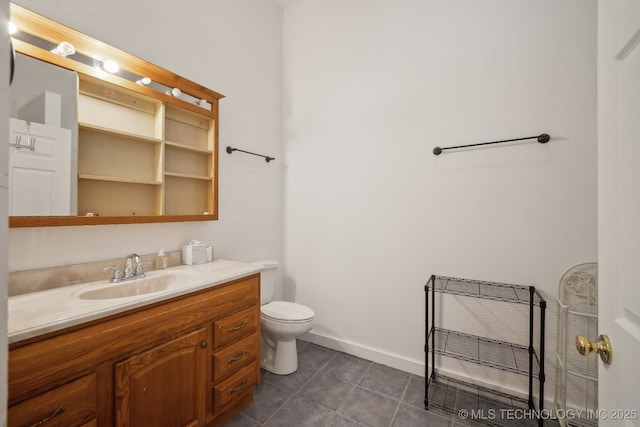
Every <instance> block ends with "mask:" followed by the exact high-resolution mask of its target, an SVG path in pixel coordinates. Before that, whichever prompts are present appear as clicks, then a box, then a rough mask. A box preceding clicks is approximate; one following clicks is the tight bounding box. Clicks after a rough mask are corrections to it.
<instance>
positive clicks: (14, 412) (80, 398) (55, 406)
mask: <svg viewBox="0 0 640 427" xmlns="http://www.w3.org/2000/svg"><path fill="white" fill-rule="evenodd" d="M96 384H97V375H96V374H91V375H87V376H86V377H82V378H80V379H77V380H75V381H73V382H70V383H68V384H65V385H63V386H60V387H58V388H55V389H53V390H51V391H48V392H46V393H43V394H41V395H39V396H36V397H33V398H31V399H29V400H25V401H24V402H21V403H18V404H16V405H13V406H12V407H10V408H9V412H8V414H7V425H8V426H9V427H13V426H15V427H24V426H31V425H34V424H38V423H39V422H42V421H44V420H46V419H47V418H48V421H46V425H47V426H53V427H57V426H60V427H73V426H85V425H87V426H91V425H95V416H96V403H97V391H96V390H97V388H96ZM92 422H93V424H92Z"/></svg>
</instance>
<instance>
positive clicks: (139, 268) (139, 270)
mask: <svg viewBox="0 0 640 427" xmlns="http://www.w3.org/2000/svg"><path fill="white" fill-rule="evenodd" d="M144 264H149V265H151V263H150V262H149V261H141V262H139V263H138V264H136V276H142V277H144V270H143V269H142V266H143V265H144Z"/></svg>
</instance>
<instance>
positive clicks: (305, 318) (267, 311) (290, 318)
mask: <svg viewBox="0 0 640 427" xmlns="http://www.w3.org/2000/svg"><path fill="white" fill-rule="evenodd" d="M260 315H261V316H262V317H264V318H267V319H271V320H273V321H276V322H282V323H304V322H309V321H310V320H312V319H313V316H314V315H315V313H314V312H313V310H311V309H310V308H309V307H307V306H306V305H302V304H298V303H295V302H288V301H273V302H270V303H268V304H265V305H263V306H261V307H260Z"/></svg>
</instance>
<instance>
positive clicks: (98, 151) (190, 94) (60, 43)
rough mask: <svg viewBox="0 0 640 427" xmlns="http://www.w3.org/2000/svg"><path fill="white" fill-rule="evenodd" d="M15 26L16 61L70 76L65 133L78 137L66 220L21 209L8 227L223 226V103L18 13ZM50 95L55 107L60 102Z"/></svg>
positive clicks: (15, 193) (14, 192)
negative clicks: (35, 63)
mask: <svg viewBox="0 0 640 427" xmlns="http://www.w3.org/2000/svg"><path fill="white" fill-rule="evenodd" d="M11 20H12V22H13V23H14V24H16V26H17V28H18V32H17V33H15V34H14V35H12V41H13V44H14V46H15V48H16V51H17V52H18V53H20V54H22V55H24V56H25V57H29V60H32V59H35V60H37V61H43V62H44V63H47V65H48V66H51V65H53V66H54V67H55V68H56V69H64V70H68V71H69V72H71V75H72V79H71V80H72V84H71V85H70V86H71V96H70V97H71V98H73V99H72V102H71V104H73V105H75V107H71V109H73V108H77V110H76V111H77V117H75V116H74V118H73V119H72V124H71V125H69V123H66V124H65V123H61V124H59V125H58V126H59V127H60V128H64V127H67V128H70V133H71V143H70V147H69V159H70V166H69V171H70V172H66V173H67V174H68V176H70V179H69V181H70V182H69V185H68V187H69V189H70V190H69V194H70V199H71V200H70V201H69V202H68V203H67V204H68V206H70V208H69V212H67V213H65V212H62V213H61V211H55V212H52V213H51V214H50V215H49V214H45V213H43V212H45V211H43V210H42V209H40V210H34V211H32V212H29V211H28V209H27V208H24V209H23V210H21V211H19V212H18V211H16V213H15V215H13V216H11V217H10V218H9V224H10V226H12V227H34V226H58V225H91V224H126V223H144V222H175V221H204V220H212V219H217V212H218V206H217V194H218V191H217V185H218V184H217V169H218V168H217V164H218V161H217V152H218V102H219V100H220V99H221V98H223V96H222V95H220V94H219V93H217V92H214V91H213V90H210V89H208V88H205V87H203V86H201V85H199V84H197V83H194V82H192V81H190V80H188V79H185V78H184V77H180V76H178V75H176V74H174V73H172V72H170V71H168V70H165V69H162V68H160V67H158V66H156V65H154V64H151V63H149V62H147V61H144V60H142V59H140V58H137V57H135V56H133V55H130V54H128V53H126V52H123V51H121V50H119V49H116V48H113V47H111V46H108V45H105V44H104V43H102V42H100V41H98V40H94V39H92V38H91V37H89V36H87V35H85V34H82V33H79V32H77V31H75V30H73V29H71V28H68V27H66V26H64V25H61V24H59V23H56V22H54V21H51V20H49V19H48V18H45V17H43V16H40V15H38V14H36V13H33V12H31V11H29V10H26V9H24V8H22V7H20V6H17V5H15V4H11ZM70 52H73V53H70ZM109 60H112V61H114V62H115V63H117V64H118V67H117V70H115V69H110V68H109V66H110V65H112V64H111V63H110V61H109ZM32 62H33V61H32ZM96 64H98V65H99V66H96ZM106 69H109V70H110V71H106ZM19 74H20V69H19V68H16V75H19ZM74 82H75V83H77V84H75V86H73V83H74ZM46 90H47V91H49V90H50V89H48V88H47V89H46ZM67 93H68V92H67ZM43 96H44V97H45V98H46V96H52V97H53V99H54V100H55V96H56V94H55V93H53V94H49V93H48V92H47V94H44V95H39V97H43ZM65 96H66V98H68V97H69V95H68V94H67V95H62V97H63V99H65ZM31 104H33V102H31ZM66 104H69V102H66V101H65V102H63V103H62V107H61V108H63V109H64V108H65V105H66ZM40 110H41V108H40V107H36V111H40ZM20 112H21V113H24V109H21V110H20ZM29 113H30V114H33V109H32V110H31V111H29ZM47 114H48V112H47V111H45V113H44V116H47ZM15 115H16V116H19V114H15ZM61 115H63V116H64V115H65V112H64V111H62V112H61ZM54 116H55V114H54ZM18 118H20V117H18ZM22 119H23V120H29V121H30V122H31V123H33V120H36V121H39V119H34V118H32V116H29V117H28V118H25V117H22ZM16 123H17V122H16ZM34 125H35V124H34ZM18 150H19V151H24V149H18ZM61 173H65V172H61ZM15 181H16V180H13V182H12V184H14V185H13V186H11V187H10V193H11V195H10V197H12V200H13V198H14V197H15V198H16V200H17V202H16V203H14V205H15V206H18V205H20V206H26V204H21V203H19V201H20V198H21V197H22V195H21V193H23V192H26V191H24V190H23V189H18V188H19V186H18V185H17V184H15ZM37 191H39V192H40V193H42V192H43V191H45V190H44V189H43V188H42V187H38V189H37ZM34 194H35V193H34ZM65 215H68V216H65Z"/></svg>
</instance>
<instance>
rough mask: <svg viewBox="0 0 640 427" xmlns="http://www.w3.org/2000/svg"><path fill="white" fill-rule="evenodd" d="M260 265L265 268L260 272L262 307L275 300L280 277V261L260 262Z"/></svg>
mask: <svg viewBox="0 0 640 427" xmlns="http://www.w3.org/2000/svg"><path fill="white" fill-rule="evenodd" d="M258 264H262V266H263V270H262V271H261V272H260V305H263V304H266V303H268V302H271V300H273V292H274V289H275V287H276V280H277V275H278V271H277V268H278V261H258Z"/></svg>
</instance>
